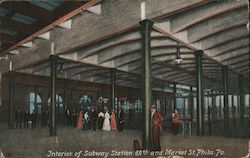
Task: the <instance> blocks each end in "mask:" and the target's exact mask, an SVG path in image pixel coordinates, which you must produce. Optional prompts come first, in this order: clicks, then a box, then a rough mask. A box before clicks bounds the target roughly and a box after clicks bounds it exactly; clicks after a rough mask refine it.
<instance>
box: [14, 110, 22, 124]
mask: <svg viewBox="0 0 250 158" xmlns="http://www.w3.org/2000/svg"><path fill="white" fill-rule="evenodd" d="M15 120H16V128H17V127H18V126H19V128H20V129H22V121H23V111H22V109H21V107H18V109H17V111H16V119H15Z"/></svg>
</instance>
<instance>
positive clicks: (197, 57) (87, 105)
mask: <svg viewBox="0 0 250 158" xmlns="http://www.w3.org/2000/svg"><path fill="white" fill-rule="evenodd" d="M0 17H1V23H0V29H1V30H0V44H1V48H0V74H1V75H0V83H1V86H0V122H1V126H2V128H3V129H4V130H3V132H2V133H1V137H2V141H3V140H5V141H6V142H7V144H9V143H10V142H11V141H10V140H6V138H5V139H4V135H5V134H6V133H9V132H10V133H11V132H13V133H15V134H17V135H18V133H19V132H20V131H18V130H19V129H18V128H17V127H16V116H15V115H16V111H17V110H18V108H21V109H22V110H23V111H29V112H31V113H32V112H33V111H34V112H36V113H37V128H38V129H40V130H41V131H46V132H45V133H44V134H46V135H47V136H51V138H54V137H59V136H61V137H62V135H63V137H65V133H64V132H65V131H67V132H72V131H69V130H72V129H68V126H67V118H66V116H65V112H66V110H68V109H70V110H73V109H75V110H76V111H78V110H80V109H84V110H87V111H88V110H91V109H92V108H94V109H96V110H97V111H104V110H108V111H109V112H111V111H113V112H114V113H115V114H116V116H117V115H118V113H119V109H121V108H123V109H124V112H125V123H124V129H125V131H124V133H119V134H115V135H114V138H113V139H115V138H116V136H117V137H121V138H119V139H121V140H126V135H128V136H129V137H130V138H133V136H134V137H135V138H137V139H139V140H140V144H141V146H142V147H143V148H145V149H150V143H151V141H150V135H151V134H152V132H151V120H150V119H151V118H150V117H151V114H150V108H151V106H152V104H154V105H156V109H157V111H158V112H160V114H161V115H162V116H163V118H164V125H165V128H166V131H165V133H164V137H165V138H164V139H165V140H167V143H169V144H167V146H171V145H173V146H175V145H176V144H174V143H176V142H174V141H173V140H172V139H173V138H175V137H177V140H179V141H183V139H188V141H190V140H189V139H191V140H192V138H194V140H199V139H201V140H205V142H208V141H209V138H211V139H215V140H216V139H218V140H219V139H223V140H222V141H221V142H224V140H228V141H230V142H234V141H233V140H234V139H235V142H237V141H238V140H242V141H241V142H244V143H243V144H244V145H242V144H241V143H239V144H238V146H240V147H241V145H242V146H247V140H248V139H249V137H250V105H249V100H250V98H249V89H250V87H249V86H250V84H249V72H250V71H249V60H250V59H249V2H248V1H246V0H240V1H238V0H231V1H227V0H226V1H214V0H190V1H186V0H180V1H174V0H168V1H164V0H155V1H150V0H135V1H132V0H89V1H64V0H61V1H50V0H48V1H20V2H17V1H3V2H1V3H0ZM175 108H178V109H179V113H180V125H179V129H180V131H179V134H178V135H177V136H174V135H172V134H171V130H172V113H173V112H174V109H175ZM44 111H46V112H47V114H48V116H47V119H46V121H47V125H46V126H45V127H42V118H43V117H42V113H43V112H44ZM36 130H37V129H36ZM34 131H35V130H34ZM5 132H6V133H5ZM29 132H32V131H29ZM36 132H37V131H36ZM36 132H34V133H30V134H31V135H35V134H36ZM74 132H75V131H74ZM77 132H78V131H77ZM126 132H128V133H126ZM133 132H135V133H133ZM137 132H139V134H138V133H137ZM20 133H22V134H24V135H25V131H24V129H22V131H21V132H20ZM81 134H84V132H83V133H81ZM102 134H103V133H98V134H97V133H94V134H92V133H91V132H90V131H88V133H87V135H88V136H90V135H91V136H93V135H94V137H100V136H99V135H102ZM73 135H77V133H74V134H73ZM104 136H105V134H104ZM197 136H198V137H197ZM42 137H44V135H43V136H42ZM81 137H83V139H84V138H85V136H84V135H81ZM106 137H112V136H110V134H108V135H107V136H106ZM207 138H208V140H206V139H207ZM10 139H11V138H10ZM28 139H29V138H28ZM38 139H39V138H38ZM40 139H41V138H40ZM98 139H102V138H98ZM0 140H1V139H0ZM103 141H104V140H103ZM131 141H132V140H131ZM172 141H173V142H174V143H173V144H171V142H172ZM186 141H187V140H186ZM0 142H1V141H0ZM69 142H70V140H69ZM69 142H67V144H69ZM93 142H95V140H93ZM164 142H165V141H162V142H161V143H162V146H164V147H165V148H166V143H165V144H164ZM205 142H204V143H205ZM213 143H214V142H213ZM2 144H3V143H2V142H1V144H0V145H1V146H3V147H1V146H0V149H1V148H2V150H3V152H4V150H8V147H7V146H5V145H2ZM10 144H11V143H10ZM115 144H116V145H117V146H119V142H115ZM208 144H209V143H208ZM208 144H207V145H208ZM57 145H58V144H57ZM62 145H65V144H62ZM126 145H127V146H130V145H131V147H128V148H129V149H132V144H129V143H127V144H126ZM126 145H125V146H126ZM223 145H225V144H223ZM190 146H192V145H190ZM198 146H199V145H198ZM232 146H237V144H234V145H232ZM177 147H178V145H177ZM182 147H185V145H183V146H182ZM67 148H69V150H75V148H74V147H73V145H72V146H70V147H69V146H68V147H67ZM83 148H84V147H83ZM92 148H93V146H92ZM96 148H98V149H99V150H101V148H100V147H96ZM225 148H226V149H225V150H226V151H228V152H230V147H225ZM243 148H247V147H242V148H241V149H242V150H243ZM43 150H44V151H41V153H43V154H42V155H44V153H46V151H47V150H48V149H47V148H46V149H45V148H43ZM239 150H240V149H239ZM244 150H245V149H244ZM9 153H10V154H9V156H10V157H11V153H12V154H13V151H11V150H10V151H9ZM20 153H22V152H20ZM242 153H244V152H243V151H241V153H240V154H242ZM230 154H232V153H230ZM230 154H229V155H227V156H229V157H230V156H231V155H230ZM240 154H239V155H240ZM13 155H15V154H13ZM13 155H12V156H13ZM232 155H233V154H232ZM239 155H233V156H231V157H235V156H236V157H237V156H239ZM240 156H243V155H240ZM14 157H15V156H14Z"/></svg>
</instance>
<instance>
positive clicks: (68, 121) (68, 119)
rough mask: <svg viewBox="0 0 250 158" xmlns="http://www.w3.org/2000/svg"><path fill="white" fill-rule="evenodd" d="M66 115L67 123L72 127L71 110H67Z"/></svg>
mask: <svg viewBox="0 0 250 158" xmlns="http://www.w3.org/2000/svg"><path fill="white" fill-rule="evenodd" d="M65 115H66V119H67V120H66V121H67V126H72V120H71V118H72V116H71V111H70V110H69V109H67V110H66V112H65Z"/></svg>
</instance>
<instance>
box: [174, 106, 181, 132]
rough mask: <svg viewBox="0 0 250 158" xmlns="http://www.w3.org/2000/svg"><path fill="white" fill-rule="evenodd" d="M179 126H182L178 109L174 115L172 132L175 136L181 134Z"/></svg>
mask: <svg viewBox="0 0 250 158" xmlns="http://www.w3.org/2000/svg"><path fill="white" fill-rule="evenodd" d="M179 124H180V113H179V110H178V109H175V110H174V113H173V114H172V131H173V135H176V134H178V132H179Z"/></svg>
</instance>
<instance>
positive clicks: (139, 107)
mask: <svg viewBox="0 0 250 158" xmlns="http://www.w3.org/2000/svg"><path fill="white" fill-rule="evenodd" d="M135 108H136V111H141V110H142V101H141V100H140V99H136V100H135Z"/></svg>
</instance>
